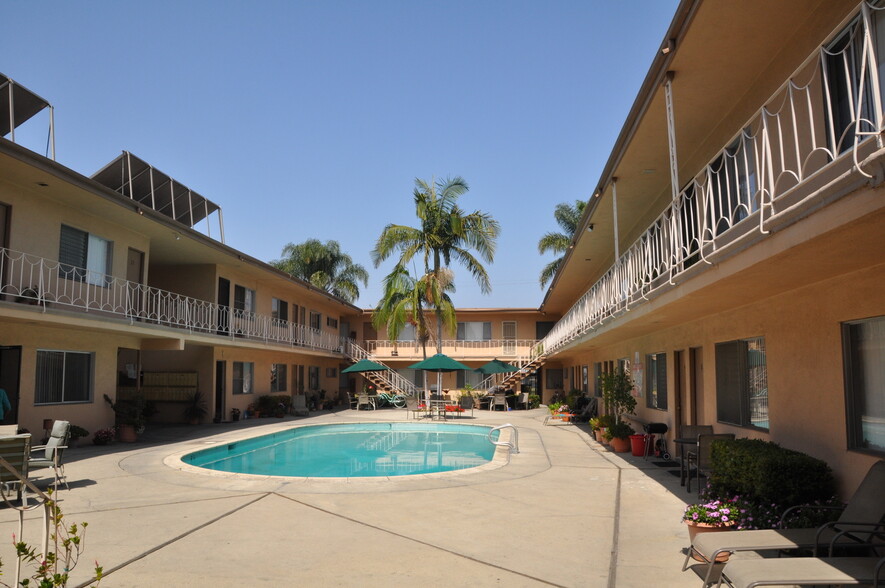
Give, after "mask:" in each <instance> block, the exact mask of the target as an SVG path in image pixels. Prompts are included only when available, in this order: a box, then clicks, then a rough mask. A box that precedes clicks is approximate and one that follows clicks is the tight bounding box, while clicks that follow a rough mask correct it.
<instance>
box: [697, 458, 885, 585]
mask: <svg viewBox="0 0 885 588" xmlns="http://www.w3.org/2000/svg"><path fill="white" fill-rule="evenodd" d="M883 496H885V460H880V461H877V462H876V463H875V464H873V466H872V467H871V468H870V471H868V472H867V475H866V477H864V479H863V481H862V482H861V483H860V486H858V488H857V490H855V492H854V495H853V496H852V497H851V499H850V500H849V501H848V504H847V505H845V509H844V510H843V511H842V513H841V514H840V515H839V518H838V519H837V520H836V521H835V522H832V523H827V524H825V525H822V526H821V527H818V528H816V529H811V528H803V529H758V530H747V531H729V532H727V533H701V534H699V535H697V536H696V537H695V539H694V542H693V543H692V544H691V545H690V546H689V549H688V550H687V553H686V556H685V561H684V562H683V564H682V570H683V571H685V570H687V569H688V562H689V560H690V559H691V557H692V554H693V553H696V554H697V555H699V556H700V557H702V558H703V559H705V560H706V561H707V563H704V564H699V565H701V566H706V568H707V569H706V572H704V573H702V574H701V575H703V577H704V586H708V585H709V584H710V582H711V580H712V576H713V572H714V569H715V567H716V558H717V557H718V556H719V555H720V554H724V553H726V552H737V551H768V550H787V549H814V548H816V547H817V546H818V545H819V544H823V543H829V542H830V541H831V540H833V539H834V538H835V537H836V536H837V535H839V537H838V539H839V543H838V545H839V546H844V545H853V546H860V545H864V544H866V543H868V542H865V540H864V536H867V537H869V536H870V534H871V533H872V532H875V531H881V530H882V528H883V522H882V521H883V519H885V500H883V498H882V497H883ZM795 508H796V507H794V508H793V509H788V510H787V511H786V512H785V513H784V515H787V514H788V513H789V512H790V511H792V510H795ZM801 508H806V509H809V508H818V509H820V508H825V507H821V506H814V505H806V506H804V507H801ZM781 518H782V519H783V516H782V517H781Z"/></svg>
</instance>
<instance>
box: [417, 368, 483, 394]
mask: <svg viewBox="0 0 885 588" xmlns="http://www.w3.org/2000/svg"><path fill="white" fill-rule="evenodd" d="M416 371H417V370H416ZM455 374H456V375H455V387H456V388H458V389H459V390H460V389H463V388H464V386H465V385H466V384H469V385H471V386H473V387H474V388H476V387H477V386H479V385H480V384H481V383H482V380H483V375H482V374H480V373H477V372H474V371H473V370H471V371H469V372H465V371H464V370H458V371H456V372H455ZM420 385H423V384H420Z"/></svg>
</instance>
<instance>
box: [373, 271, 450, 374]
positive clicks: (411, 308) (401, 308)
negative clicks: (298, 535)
mask: <svg viewBox="0 0 885 588" xmlns="http://www.w3.org/2000/svg"><path fill="white" fill-rule="evenodd" d="M440 287H442V288H443V289H444V290H449V291H451V290H452V289H453V286H452V285H451V283H446V284H441V283H440V282H439V281H438V280H436V279H434V276H432V275H431V274H425V275H424V276H422V277H421V278H419V279H415V278H414V277H412V276H411V274H409V271H408V270H407V269H406V268H405V267H403V266H402V265H399V264H397V265H396V266H395V267H394V268H393V271H391V272H390V274H388V275H387V277H385V278H384V294H383V296H382V298H381V301H380V302H379V303H378V306H377V307H376V308H375V312H374V313H373V314H372V324H373V325H374V327H375V328H376V329H379V330H380V329H381V328H382V327H385V328H386V330H387V338H388V339H389V340H390V341H393V342H395V341H397V340H398V339H399V335H400V333H402V330H403V329H404V328H405V326H406V324H407V323H408V324H412V325H414V326H415V337H416V338H417V340H418V342H419V343H420V344H421V349H422V351H423V354H424V359H427V341H428V340H429V339H430V328H429V325H428V323H427V316H426V315H425V312H424V309H425V305H426V303H427V300H429V299H434V300H440V301H441V304H440V311H441V316H442V320H443V322H444V324H445V326H446V328H448V329H449V330H454V329H455V327H456V325H457V322H456V320H457V319H456V318H455V306H454V305H453V304H452V301H451V299H450V298H449V296H448V294H446V292H445V291H440V290H439V288H440Z"/></svg>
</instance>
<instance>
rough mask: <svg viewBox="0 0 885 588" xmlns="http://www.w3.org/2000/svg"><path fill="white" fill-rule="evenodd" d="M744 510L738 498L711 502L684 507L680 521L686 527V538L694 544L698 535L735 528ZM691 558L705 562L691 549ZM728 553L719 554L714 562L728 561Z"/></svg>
mask: <svg viewBox="0 0 885 588" xmlns="http://www.w3.org/2000/svg"><path fill="white" fill-rule="evenodd" d="M745 510H746V508H745V506H744V505H742V504H741V503H740V502H739V500H738V498H734V499H732V500H711V501H710V502H705V503H703V504H689V505H688V506H686V507H685V512H684V513H683V515H682V521H683V522H684V523H685V524H686V525H688V537H689V539H690V540H691V543H692V544H694V538H695V536H696V535H697V534H698V533H710V532H716V531H730V530H732V529H733V528H735V526H736V524H737V522H738V521H739V520H740V519H741V516H742V511H745ZM691 556H692V557H693V558H694V559H695V560H697V561H700V562H705V563H706V560H705V559H702V558H701V556H700V555H698V554H697V553H695V551H694V549H692V552H691ZM728 556H729V554H728V552H725V553H721V554H719V555H718V556H717V557H716V562H717V563H721V562H724V561H727V560H728Z"/></svg>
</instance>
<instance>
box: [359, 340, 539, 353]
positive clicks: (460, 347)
mask: <svg viewBox="0 0 885 588" xmlns="http://www.w3.org/2000/svg"><path fill="white" fill-rule="evenodd" d="M535 343H537V341H536V340H534V339H488V340H484V341H462V340H457V339H443V342H442V349H443V353H445V354H447V355H452V354H457V353H466V354H471V355H482V356H485V355H494V356H500V357H516V356H518V355H520V354H525V353H527V352H528V350H529V348H531V346H532V345H534V344H535ZM365 344H366V349H367V350H368V351H369V353H372V354H377V355H384V356H397V355H420V354H421V351H422V349H421V344H420V343H419V342H418V341H388V340H384V339H370V340H367V341H366V342H365ZM427 348H428V349H434V350H435V349H436V348H437V347H436V343H435V342H433V343H432V344H431V343H430V342H428V345H427Z"/></svg>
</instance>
